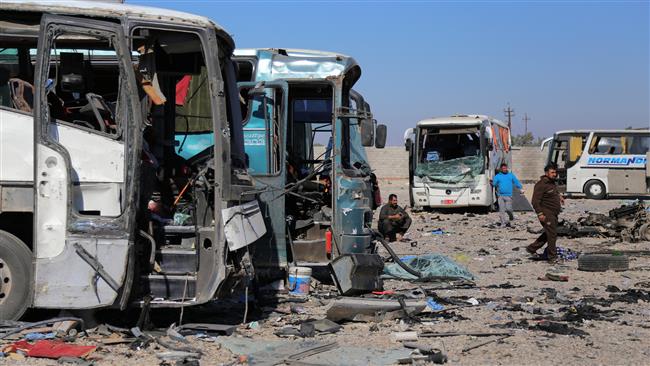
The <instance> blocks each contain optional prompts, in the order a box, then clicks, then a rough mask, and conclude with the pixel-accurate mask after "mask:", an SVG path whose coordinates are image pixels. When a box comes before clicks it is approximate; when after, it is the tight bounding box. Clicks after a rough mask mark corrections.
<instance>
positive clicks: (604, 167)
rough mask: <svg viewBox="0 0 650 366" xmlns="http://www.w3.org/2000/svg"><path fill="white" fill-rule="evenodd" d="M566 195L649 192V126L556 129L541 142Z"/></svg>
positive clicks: (604, 195) (602, 195)
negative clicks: (645, 127)
mask: <svg viewBox="0 0 650 366" xmlns="http://www.w3.org/2000/svg"><path fill="white" fill-rule="evenodd" d="M546 145H548V146H549V150H548V158H547V163H555V164H556V165H557V166H558V184H559V185H560V189H561V190H564V191H565V192H566V193H567V195H572V194H582V193H584V195H585V196H586V197H587V198H591V199H604V198H607V197H608V196H610V195H614V196H623V195H630V196H645V195H649V194H650V170H649V168H648V158H649V156H648V155H649V154H648V151H649V150H650V130H648V129H637V130H573V131H558V132H556V133H555V134H554V135H553V137H550V138H548V139H546V140H544V141H543V142H542V146H541V149H544V147H545V146H546Z"/></svg>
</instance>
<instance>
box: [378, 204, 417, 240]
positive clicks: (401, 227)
mask: <svg viewBox="0 0 650 366" xmlns="http://www.w3.org/2000/svg"><path fill="white" fill-rule="evenodd" d="M410 226H411V218H410V217H409V215H408V214H407V213H406V211H404V209H403V208H402V207H400V206H399V205H398V204H397V195H395V194H391V195H390V196H388V204H386V205H384V207H382V208H381V211H379V222H378V223H377V228H378V229H379V232H380V233H381V234H382V235H383V236H384V238H386V239H388V240H389V241H395V240H402V236H404V234H405V233H406V231H407V230H408V229H409V227H410Z"/></svg>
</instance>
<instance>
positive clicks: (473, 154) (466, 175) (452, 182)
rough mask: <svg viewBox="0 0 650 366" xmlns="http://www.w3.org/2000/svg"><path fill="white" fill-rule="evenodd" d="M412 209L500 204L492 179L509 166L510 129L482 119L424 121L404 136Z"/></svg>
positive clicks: (447, 118)
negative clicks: (498, 170)
mask: <svg viewBox="0 0 650 366" xmlns="http://www.w3.org/2000/svg"><path fill="white" fill-rule="evenodd" d="M404 140H405V147H406V150H407V151H408V152H409V199H410V203H411V207H413V208H414V209H421V208H425V207H432V208H444V207H449V208H451V207H470V206H475V207H485V208H486V209H487V210H490V209H491V208H492V205H493V204H494V203H495V202H496V200H495V196H494V193H493V189H492V186H491V180H492V178H493V177H494V174H495V172H496V169H498V168H499V165H500V164H501V163H506V164H508V165H510V162H511V158H510V130H509V129H508V126H507V125H506V124H504V123H503V122H500V121H498V120H496V119H493V118H490V117H487V116H481V115H455V116H451V117H438V118H430V119H425V120H422V121H420V122H418V123H417V126H416V127H415V128H409V129H407V130H406V131H405V133H404Z"/></svg>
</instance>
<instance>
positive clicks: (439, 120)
mask: <svg viewBox="0 0 650 366" xmlns="http://www.w3.org/2000/svg"><path fill="white" fill-rule="evenodd" d="M484 121H489V122H490V123H492V124H495V125H498V126H500V127H502V128H508V125H506V124H505V123H503V122H501V121H499V120H497V119H494V118H490V117H488V116H485V115H480V114H459V115H454V116H451V117H433V118H427V119H423V120H421V121H419V122H418V123H417V127H431V126H447V125H457V126H477V125H480V124H482V123H483V122H484Z"/></svg>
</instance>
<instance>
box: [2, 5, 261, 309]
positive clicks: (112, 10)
mask: <svg viewBox="0 0 650 366" xmlns="http://www.w3.org/2000/svg"><path fill="white" fill-rule="evenodd" d="M0 14H2V17H1V19H2V20H0V103H1V105H0V268H1V269H2V270H1V273H2V277H3V280H2V281H0V318H2V319H16V318H18V317H20V316H21V314H22V313H23V312H24V311H25V309H26V308H28V307H37V308H59V309H91V308H100V307H117V308H120V309H124V308H125V307H127V306H129V305H133V306H138V305H140V306H143V305H146V306H151V307H178V306H183V305H185V306H187V305H193V304H200V303H205V302H206V301H209V300H211V299H213V298H214V297H215V296H217V294H218V293H220V292H222V291H227V289H228V287H229V286H227V284H230V283H232V282H233V281H236V280H237V279H238V278H242V277H244V276H245V274H247V273H250V260H249V259H248V256H247V254H246V249H245V247H246V246H247V245H248V244H250V243H252V242H253V241H255V240H256V239H257V238H258V237H259V236H261V235H263V234H264V233H265V231H266V229H265V225H264V221H263V218H262V216H261V212H260V210H259V205H258V203H257V201H256V200H255V199H254V195H253V194H250V193H249V192H250V191H251V190H252V189H253V188H254V186H253V184H252V180H251V178H250V176H249V175H248V174H247V172H246V167H245V158H244V150H243V131H242V125H241V116H240V115H239V112H240V109H239V104H238V103H239V102H238V95H237V93H238V92H237V84H236V79H235V66H234V64H233V62H232V61H231V59H230V56H231V54H232V51H233V49H234V43H233V40H232V39H231V37H230V36H229V35H228V33H227V32H226V31H225V30H223V29H222V28H220V27H219V26H218V25H216V24H214V23H213V22H212V21H210V20H209V19H207V18H204V17H200V16H195V15H191V14H186V13H180V12H175V11H169V10H164V9H154V8H147V7H138V6H127V5H122V4H109V3H101V2H84V1H66V2H43V3H39V2H36V1H25V0H20V1H2V3H0ZM190 135H191V136H198V135H202V136H211V137H212V139H213V140H212V142H211V143H209V144H207V145H206V146H204V147H203V148H202V149H199V150H198V151H195V152H194V153H193V154H189V155H187V154H186V155H181V154H179V153H178V151H179V150H181V149H183V148H184V147H186V146H187V142H186V140H188V139H189V137H188V136H190ZM185 137H188V138H187V139H186V138H185Z"/></svg>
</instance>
